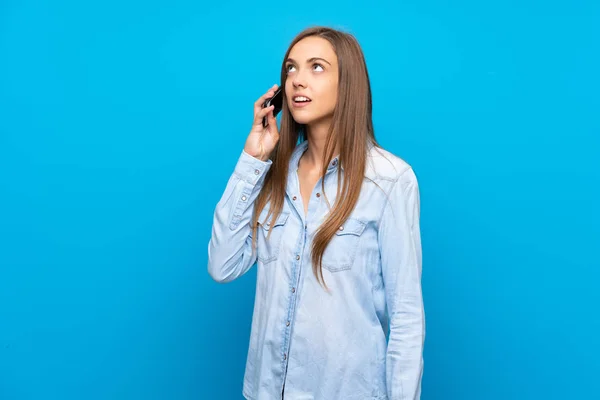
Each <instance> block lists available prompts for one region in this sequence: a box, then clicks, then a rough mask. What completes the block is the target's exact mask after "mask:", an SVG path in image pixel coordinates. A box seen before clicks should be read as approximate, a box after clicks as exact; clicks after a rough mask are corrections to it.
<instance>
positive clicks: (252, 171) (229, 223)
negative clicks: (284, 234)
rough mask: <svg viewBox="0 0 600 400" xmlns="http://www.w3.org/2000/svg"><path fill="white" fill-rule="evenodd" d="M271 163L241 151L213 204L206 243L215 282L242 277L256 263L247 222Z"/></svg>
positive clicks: (210, 272)
mask: <svg viewBox="0 0 600 400" xmlns="http://www.w3.org/2000/svg"><path fill="white" fill-rule="evenodd" d="M271 165H272V161H271V160H267V161H262V160H259V159H257V158H254V157H252V156H250V155H249V154H248V153H246V152H245V151H242V153H241V155H240V157H239V159H238V162H237V164H236V166H235V169H234V171H233V174H232V175H231V177H230V178H229V181H228V182H227V186H226V187H225V191H224V193H223V195H222V196H221V199H220V200H219V202H218V203H217V206H216V208H215V211H214V216H213V225H212V233H211V238H210V241H209V244H208V273H209V274H210V276H211V277H212V278H213V279H214V280H215V281H217V282H221V283H227V282H230V281H232V280H234V279H236V278H238V277H240V276H242V275H243V274H245V273H246V272H247V271H248V270H249V269H250V267H252V265H254V263H255V262H256V258H257V257H256V252H253V251H252V228H251V226H250V222H251V220H252V215H253V204H254V201H255V200H256V198H257V197H258V194H259V193H260V190H261V189H262V187H263V184H264V178H265V175H266V173H267V172H268V171H269V169H270V168H271Z"/></svg>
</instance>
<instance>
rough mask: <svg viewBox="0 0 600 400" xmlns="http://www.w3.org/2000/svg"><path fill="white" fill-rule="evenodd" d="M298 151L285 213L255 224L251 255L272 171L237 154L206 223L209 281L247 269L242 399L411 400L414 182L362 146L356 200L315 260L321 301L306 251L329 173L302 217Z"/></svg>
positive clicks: (418, 299) (416, 311) (416, 267)
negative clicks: (249, 297)
mask: <svg viewBox="0 0 600 400" xmlns="http://www.w3.org/2000/svg"><path fill="white" fill-rule="evenodd" d="M306 148H307V142H301V143H300V144H298V145H297V147H296V150H295V151H294V153H293V155H292V158H291V160H290V163H291V164H290V173H289V176H288V182H287V189H286V199H285V205H284V208H283V212H282V214H281V216H280V217H279V218H278V219H277V221H276V222H275V223H273V224H266V223H265V224H260V226H259V230H258V237H257V241H258V247H257V251H255V252H254V254H253V252H252V232H251V226H250V222H251V218H252V215H253V202H254V201H255V199H256V197H257V195H258V193H259V191H260V190H261V188H262V186H263V182H264V176H265V173H266V172H267V171H268V170H269V168H271V165H272V164H271V161H270V160H269V161H266V162H263V161H261V160H258V159H256V158H253V157H251V156H250V155H248V154H247V153H245V152H244V151H242V153H241V155H240V157H239V160H238V162H237V165H236V167H235V170H234V171H233V174H232V175H231V177H230V179H229V181H228V184H227V186H226V188H225V191H224V193H223V195H222V197H221V199H220V201H219V203H218V204H217V206H216V209H215V212H214V220H213V227H212V236H211V239H210V242H209V245H208V272H209V274H210V276H211V277H212V278H213V279H214V280H216V281H218V282H230V281H232V280H234V279H236V278H238V277H240V276H241V275H242V274H244V273H245V272H247V271H248V270H249V269H250V268H251V267H252V266H254V265H256V267H257V282H256V297H255V303H254V313H253V317H252V327H251V334H250V341H249V347H248V355H247V360H246V370H245V375H244V382H243V395H244V397H245V398H246V399H250V400H270V399H282V398H285V399H291V400H308V399H312V400H337V399H340V400H342V399H343V400H365V399H388V400H415V399H419V398H420V394H421V378H422V373H423V346H424V339H425V315H424V309H423V299H422V291H421V265H422V264H421V259H422V258H421V236H420V227H419V212H420V204H419V187H418V183H417V179H416V176H415V173H414V171H413V169H412V167H411V166H410V165H408V164H407V163H406V162H405V161H403V160H402V159H400V158H399V157H397V156H395V155H393V154H392V153H390V152H388V151H386V150H384V149H382V148H379V147H375V146H373V145H371V146H370V147H369V156H368V159H367V165H368V167H367V171H366V174H365V179H364V182H363V187H362V191H361V194H360V198H359V201H358V203H357V205H356V207H355V209H354V210H353V212H352V214H351V216H350V218H349V219H348V220H347V221H346V223H344V224H343V226H341V227H340V228H339V230H338V231H337V234H336V235H335V236H334V237H333V239H332V241H331V242H330V245H329V246H328V247H327V249H326V251H325V253H324V256H323V277H324V279H325V282H326V284H327V286H328V288H329V289H330V293H328V292H327V291H325V289H324V288H323V287H322V286H320V285H319V283H318V282H317V280H316V278H315V276H314V274H313V272H312V264H311V258H310V249H311V244H312V240H313V237H314V235H315V231H316V229H317V228H318V226H319V224H320V223H321V222H322V221H323V220H324V217H325V216H326V214H327V213H328V211H329V208H328V204H327V201H326V200H325V196H324V195H327V198H328V199H329V202H330V204H333V202H334V201H335V195H336V187H337V183H338V177H337V168H338V159H337V158H335V159H334V160H332V162H331V164H330V165H329V166H328V170H327V174H326V176H325V193H320V192H321V189H322V188H321V181H320V180H319V181H318V182H317V184H316V186H315V188H314V191H313V193H312V195H311V198H310V201H309V205H308V213H307V214H306V215H305V214H304V206H303V204H302V197H301V195H300V186H299V180H298V175H297V172H296V170H297V168H298V161H299V159H300V156H301V155H302V153H303V152H304V151H305V150H306ZM342 173H343V170H342ZM267 211H268V208H267V207H265V209H264V211H263V212H262V213H261V216H260V218H259V222H262V221H264V220H265V217H266V215H267ZM268 231H272V232H271V237H270V238H269V241H267V234H268ZM282 393H283V395H282ZM282 396H284V397H282Z"/></svg>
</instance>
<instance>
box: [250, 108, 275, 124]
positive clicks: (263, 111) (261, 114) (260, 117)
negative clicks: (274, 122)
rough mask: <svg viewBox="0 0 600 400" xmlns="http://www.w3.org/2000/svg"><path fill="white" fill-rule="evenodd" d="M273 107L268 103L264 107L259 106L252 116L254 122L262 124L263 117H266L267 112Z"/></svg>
mask: <svg viewBox="0 0 600 400" xmlns="http://www.w3.org/2000/svg"><path fill="white" fill-rule="evenodd" d="M274 108H275V106H273V105H270V106H269V107H266V108H261V109H260V110H259V111H258V112H257V113H256V116H255V117H254V124H262V120H263V118H264V117H266V116H267V114H268V113H269V112H272V111H273V109H274Z"/></svg>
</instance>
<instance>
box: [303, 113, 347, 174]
mask: <svg viewBox="0 0 600 400" xmlns="http://www.w3.org/2000/svg"><path fill="white" fill-rule="evenodd" d="M329 126H330V123H315V124H311V125H309V126H307V129H306V137H307V140H308V147H307V149H306V152H305V153H304V155H303V156H302V159H301V161H302V162H303V163H304V165H305V166H306V167H308V169H315V170H318V171H320V170H321V169H322V167H323V156H324V154H325V143H326V142H327V133H328V131H329ZM333 154H334V157H335V156H336V155H338V154H339V146H338V147H336V149H335V151H334V153H333Z"/></svg>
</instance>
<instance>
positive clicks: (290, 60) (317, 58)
mask: <svg viewBox="0 0 600 400" xmlns="http://www.w3.org/2000/svg"><path fill="white" fill-rule="evenodd" d="M317 60H321V61H325V62H326V63H327V64H329V65H331V63H330V62H329V61H327V60H326V59H324V58H321V57H312V58H309V59H308V60H306V62H313V61H317ZM286 62H291V63H294V64H296V61H294V59H293V58H288V59H287V60H286Z"/></svg>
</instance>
